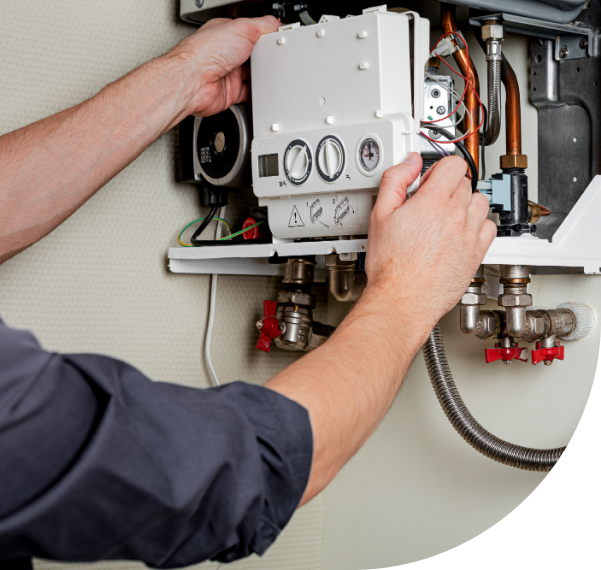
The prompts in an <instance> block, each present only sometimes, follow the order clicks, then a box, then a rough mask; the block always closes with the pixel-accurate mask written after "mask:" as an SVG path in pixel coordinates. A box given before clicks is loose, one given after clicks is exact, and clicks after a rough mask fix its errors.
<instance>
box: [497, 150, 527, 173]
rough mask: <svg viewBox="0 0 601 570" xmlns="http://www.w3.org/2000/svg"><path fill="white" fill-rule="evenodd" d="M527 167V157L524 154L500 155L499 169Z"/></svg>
mask: <svg viewBox="0 0 601 570" xmlns="http://www.w3.org/2000/svg"><path fill="white" fill-rule="evenodd" d="M507 168H528V157H527V156H526V155H525V154H504V155H503V156H502V157H501V169H502V170H505V169H507Z"/></svg>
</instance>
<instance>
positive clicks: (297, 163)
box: [284, 139, 313, 186]
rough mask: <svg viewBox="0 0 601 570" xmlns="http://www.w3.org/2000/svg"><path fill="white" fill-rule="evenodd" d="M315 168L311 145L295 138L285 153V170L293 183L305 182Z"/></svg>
mask: <svg viewBox="0 0 601 570" xmlns="http://www.w3.org/2000/svg"><path fill="white" fill-rule="evenodd" d="M312 169H313V155H312V154H311V149H310V148H309V145H308V144H307V143H306V142H305V141H303V140H301V139H296V140H293V141H292V142H291V143H290V144H289V145H288V148H286V152H285V153H284V172H285V173H286V178H288V180H289V182H290V183H291V184H294V185H295V186H300V185H301V184H304V183H305V182H306V181H307V179H308V178H309V176H310V175H311V170H312Z"/></svg>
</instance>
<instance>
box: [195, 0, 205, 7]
mask: <svg viewBox="0 0 601 570" xmlns="http://www.w3.org/2000/svg"><path fill="white" fill-rule="evenodd" d="M204 3H205V0H196V7H197V8H202V7H203V6H204Z"/></svg>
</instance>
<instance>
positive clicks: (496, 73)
mask: <svg viewBox="0 0 601 570" xmlns="http://www.w3.org/2000/svg"><path fill="white" fill-rule="evenodd" d="M486 63H487V64H488V125H487V127H486V140H485V142H484V144H485V145H486V146H490V145H491V144H494V143H495V142H496V141H497V139H498V138H499V133H500V132H501V60H500V59H495V60H488V61H487V62H486Z"/></svg>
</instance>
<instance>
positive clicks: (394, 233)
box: [267, 153, 496, 504]
mask: <svg viewBox="0 0 601 570" xmlns="http://www.w3.org/2000/svg"><path fill="white" fill-rule="evenodd" d="M407 160H408V161H409V163H405V164H402V165H399V166H397V167H394V168H392V169H390V170H388V171H387V172H386V173H385V174H384V178H383V180H382V186H381V188H380V194H379V196H378V200H377V203H376V206H375V208H374V210H373V212H372V214H371V220H370V230H369V241H368V246H367V267H366V269H367V276H368V279H369V282H368V286H367V289H366V290H365V292H364V293H363V296H362V297H361V299H360V300H359V302H358V303H357V305H356V306H355V307H354V308H353V310H352V311H351V313H350V314H349V315H348V317H347V318H346V319H345V320H344V322H343V323H342V324H341V325H340V327H339V328H338V330H337V331H336V332H335V333H334V335H333V336H332V338H331V339H329V340H328V342H326V343H325V344H324V345H323V346H322V347H320V348H318V349H317V350H315V351H313V352H311V353H310V354H308V355H307V356H305V357H304V358H302V359H300V360H299V361H297V362H296V363H294V364H292V365H291V366H289V367H288V368H286V369H285V370H283V371H282V372H280V373H279V374H277V375H276V376H275V377H274V378H273V379H272V380H270V381H269V382H268V383H267V387H268V388H271V389H273V390H276V391H278V392H280V393H282V394H284V395H286V396H288V397H289V398H290V399H292V400H295V401H297V402H299V403H300V404H302V405H303V406H304V407H305V408H307V410H308V411H309V415H310V418H311V425H312V428H313V466H312V469H311V476H310V479H309V484H308V486H307V489H306V491H305V494H304V497H303V501H302V502H303V504H304V503H306V502H307V501H309V500H311V499H312V498H313V497H314V496H315V495H317V494H318V493H319V492H320V491H322V490H323V489H324V488H325V487H326V485H327V484H328V483H329V482H330V481H331V480H332V478H333V477H334V476H335V475H336V473H337V472H338V471H339V470H340V469H341V468H342V466H343V465H344V464H345V463H346V462H347V461H348V460H349V459H350V458H351V457H352V456H353V455H354V454H355V453H356V452H357V450H358V449H359V448H360V447H361V446H362V445H363V443H365V441H366V440H367V438H368V437H369V436H370V435H371V434H372V433H373V431H374V430H375V429H376V427H377V426H378V424H379V423H380V422H381V421H382V419H383V417H384V415H385V414H386V412H387V411H388V409H389V408H390V406H391V404H392V402H393V400H394V398H395V396H396V394H397V392H398V390H399V389H400V387H401V384H402V382H403V379H404V377H405V375H406V373H407V370H408V368H409V365H410V364H411V361H412V360H413V358H414V357H415V354H416V353H417V351H418V350H419V349H420V348H421V346H422V345H423V344H424V342H425V341H426V338H427V337H428V334H429V333H430V331H431V330H432V328H433V327H434V326H435V324H436V323H437V322H438V320H439V319H440V318H441V317H442V316H443V315H445V314H446V313H447V312H448V311H449V310H450V309H451V308H452V307H453V306H454V305H455V304H456V303H457V302H458V301H459V299H460V297H461V295H462V294H463V292H464V291H465V290H466V288H467V287H468V285H469V283H470V279H471V278H472V276H473V275H474V273H475V272H476V269H477V268H478V266H479V265H480V263H481V262H482V259H483V257H484V254H485V253H486V251H487V249H488V248H489V246H490V244H491V243H492V240H493V239H494V237H495V235H496V227H495V225H494V223H493V222H491V221H490V220H487V219H486V217H487V214H488V210H489V205H488V200H487V199H486V198H485V197H484V196H483V195H482V194H479V193H477V194H472V193H471V187H470V184H469V182H468V180H467V179H466V178H465V172H466V163H465V162H464V161H463V160H461V159H460V158H454V157H453V158H445V159H443V160H441V161H440V162H439V163H438V164H437V165H436V166H435V167H434V168H433V169H431V170H430V171H429V172H428V173H427V176H426V177H424V180H423V181H422V187H421V188H420V189H419V190H418V191H417V193H416V194H415V195H414V196H413V197H412V198H411V199H409V200H407V202H406V203H405V196H406V192H407V187H408V186H409V185H410V184H411V183H412V182H413V181H414V180H415V179H416V178H417V176H418V174H419V172H420V170H421V167H422V160H421V157H420V156H419V155H418V154H415V153H414V154H412V155H410V156H409V157H408V159H407Z"/></svg>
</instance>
